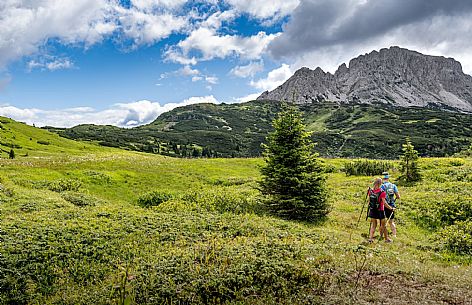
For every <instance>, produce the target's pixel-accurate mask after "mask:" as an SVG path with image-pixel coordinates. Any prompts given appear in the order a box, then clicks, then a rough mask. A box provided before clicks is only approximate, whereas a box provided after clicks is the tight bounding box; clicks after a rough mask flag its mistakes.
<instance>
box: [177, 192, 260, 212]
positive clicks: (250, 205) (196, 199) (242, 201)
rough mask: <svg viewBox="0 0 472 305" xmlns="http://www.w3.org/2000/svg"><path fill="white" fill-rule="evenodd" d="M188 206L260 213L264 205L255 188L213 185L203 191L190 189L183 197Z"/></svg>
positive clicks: (200, 208)
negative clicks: (260, 201) (243, 188)
mask: <svg viewBox="0 0 472 305" xmlns="http://www.w3.org/2000/svg"><path fill="white" fill-rule="evenodd" d="M181 200H182V201H183V202H184V203H185V205H186V206H190V207H191V208H193V209H197V210H204V211H209V212H219V213H226V212H230V213H235V214H244V213H259V212H261V210H262V206H261V204H260V203H259V201H258V200H257V198H256V191H255V190H246V191H244V190H241V189H232V188H230V187H213V188H210V189H205V190H201V191H190V192H188V193H186V194H184V195H183V196H182V197H181Z"/></svg>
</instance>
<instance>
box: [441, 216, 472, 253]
mask: <svg viewBox="0 0 472 305" xmlns="http://www.w3.org/2000/svg"><path fill="white" fill-rule="evenodd" d="M438 241H439V242H440V244H441V245H442V247H443V248H445V249H447V250H449V251H452V252H455V253H459V254H466V255H472V223H471V222H470V219H469V220H468V221H460V222H457V223H456V224H454V225H452V226H447V227H446V228H444V229H442V230H441V231H440V232H439V233H438Z"/></svg>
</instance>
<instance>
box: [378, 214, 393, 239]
mask: <svg viewBox="0 0 472 305" xmlns="http://www.w3.org/2000/svg"><path fill="white" fill-rule="evenodd" d="M393 213H395V210H392V213H390V216H388V219H387V221H386V222H385V228H384V230H385V231H387V230H388V229H387V225H388V222H389V221H390V218H392V215H393ZM384 219H385V218H384ZM387 232H388V231H387ZM383 233H384V231H381V232H380V237H382V234H383Z"/></svg>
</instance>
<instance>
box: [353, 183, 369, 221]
mask: <svg viewBox="0 0 472 305" xmlns="http://www.w3.org/2000/svg"><path fill="white" fill-rule="evenodd" d="M370 190H371V189H370V186H369V189H368V190H367V195H366V196H365V199H364V203H363V204H362V210H361V213H360V214H359V219H357V224H356V229H357V226H358V225H359V222H360V221H361V216H362V213H364V206H365V204H366V203H367V198H368V197H369V192H370Z"/></svg>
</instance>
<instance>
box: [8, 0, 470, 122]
mask: <svg viewBox="0 0 472 305" xmlns="http://www.w3.org/2000/svg"><path fill="white" fill-rule="evenodd" d="M468 2H470V1H465V0H464V1H458V0H452V1H426V0H409V1H406V0H395V1H394V0H384V1H382V2H381V3H380V2H378V1H376V0H272V1H257V0H224V1H217V0H194V1H186V0H131V1H118V0H36V1H31V0H3V1H2V3H0V115H3V116H9V117H12V118H14V119H17V120H20V121H24V122H27V123H29V124H36V125H38V126H43V125H53V126H58V127H70V126H73V125H77V124H82V123H95V124H112V125H116V126H124V127H133V126H137V125H141V124H146V123H149V122H151V121H152V120H154V119H155V118H156V117H157V116H158V115H159V114H161V113H162V112H164V111H168V110H170V109H172V108H174V107H176V106H179V105H187V104H192V103H198V102H211V103H220V102H242V101H246V100H249V99H254V98H255V97H257V96H258V95H259V94H260V93H262V92H263V91H264V90H272V89H274V88H275V87H276V86H278V85H280V84H281V83H282V82H283V81H285V80H286V79H287V78H288V77H290V76H291V75H292V73H293V72H294V71H296V70H297V69H298V68H300V67H302V66H307V67H310V68H315V67H317V66H320V67H321V68H323V69H324V70H326V71H330V72H334V71H335V70H336V68H337V66H339V65H340V64H341V63H343V62H348V61H349V59H351V58H353V57H355V56H358V55H360V54H363V53H366V52H370V51H372V50H374V49H380V48H383V47H389V46H391V45H400V46H402V47H406V48H410V49H414V50H417V51H420V52H423V53H425V54H432V55H443V56H447V57H454V58H456V59H457V60H459V61H460V62H461V63H462V64H463V68H464V72H466V73H471V71H472V55H471V54H472V52H470V51H471V47H472V42H471V41H472V40H471V39H470V38H471V33H472V23H471V21H470V20H472V18H470V17H472V16H471V15H472V13H471V11H472V5H470V4H469V3H468ZM382 16H385V18H382Z"/></svg>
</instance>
